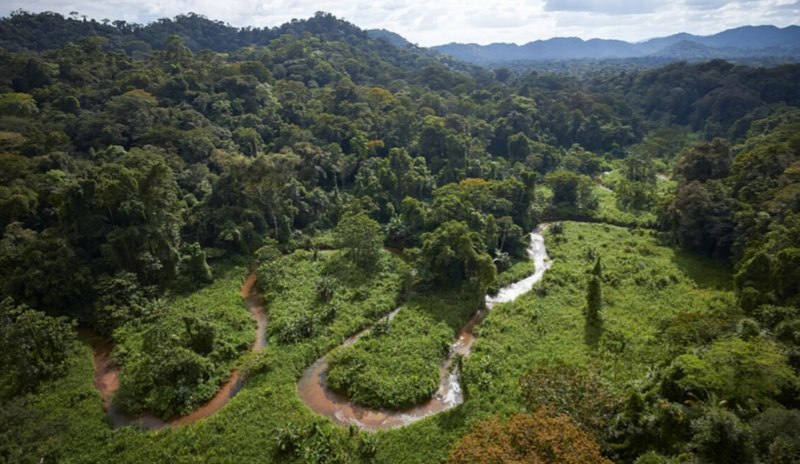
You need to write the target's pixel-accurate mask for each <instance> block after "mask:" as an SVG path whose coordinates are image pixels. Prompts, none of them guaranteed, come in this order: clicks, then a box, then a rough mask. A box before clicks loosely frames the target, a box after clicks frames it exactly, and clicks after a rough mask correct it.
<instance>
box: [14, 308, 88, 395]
mask: <svg viewBox="0 0 800 464" xmlns="http://www.w3.org/2000/svg"><path fill="white" fill-rule="evenodd" d="M74 339H75V324H73V323H70V322H68V321H67V319H66V318H65V317H57V318H56V317H50V316H48V315H46V314H45V313H43V312H40V311H36V310H33V309H31V308H29V307H27V306H25V305H19V306H18V305H16V304H15V303H14V301H13V300H12V299H11V298H6V299H4V300H2V301H0V380H2V381H0V398H4V397H8V396H12V395H14V394H17V393H20V392H29V391H33V390H35V389H36V388H37V387H38V386H39V384H40V383H41V382H43V381H46V380H50V379H53V378H55V377H58V376H59V375H61V374H63V373H64V370H65V369H66V367H67V365H66V361H67V356H68V355H69V353H70V350H71V347H72V343H73V340H74Z"/></svg>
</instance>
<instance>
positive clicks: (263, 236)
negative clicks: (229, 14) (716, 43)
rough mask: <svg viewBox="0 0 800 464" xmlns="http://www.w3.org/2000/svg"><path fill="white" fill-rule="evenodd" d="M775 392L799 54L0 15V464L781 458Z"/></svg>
mask: <svg viewBox="0 0 800 464" xmlns="http://www.w3.org/2000/svg"><path fill="white" fill-rule="evenodd" d="M532 233H533V235H531V234H532ZM539 239H541V240H543V241H537V240H539ZM545 251H546V255H547V256H545V255H544V253H545ZM533 255H535V256H537V257H538V259H536V260H532V259H531V257H532V256H533ZM545 258H546V261H543V260H544V259H545ZM525 279H533V280H532V281H535V283H534V284H533V285H532V288H531V287H528V288H526V289H525V291H523V292H520V294H519V295H515V296H517V297H515V298H513V299H509V298H506V299H503V298H502V295H504V294H505V293H504V291H505V289H506V288H509V286H513V285H515V282H520V281H524V280H525ZM528 290H529V291H528ZM487 294H488V295H489V299H491V298H493V295H495V294H496V295H497V297H496V298H497V301H498V302H497V303H496V304H494V303H493V304H492V305H491V308H490V309H491V310H490V311H488V310H484V309H482V308H483V307H484V306H485V305H486V303H485V302H486V301H489V300H487ZM492 301H494V300H492ZM476 312H477V313H476ZM475 314H478V315H479V316H480V317H477V318H476V316H474V315H475ZM465 326H466V327H467V329H464V327H465ZM464 337H467V338H470V339H474V340H471V341H469V343H470V349H469V350H466V351H465V350H461V351H459V349H460V348H459V346H462V345H459V343H462V342H463V340H465V339H466V338H464ZM473 342H474V345H471V344H472V343H473ZM315 366H316V367H318V368H319V369H318V370H319V372H320V374H319V375H320V377H319V380H320V381H324V382H325V384H326V385H325V388H326V390H325V392H324V393H325V394H324V395H321V396H320V395H318V396H317V397H316V400H320V401H322V399H324V398H328V399H329V398H336V400H335V401H338V403H337V402H335V405H338V406H337V408H340V409H337V411H362V413H353V414H352V417H349V416H348V417H345V416H346V414H338V413H337V414H330V415H326V414H322V413H319V411H318V410H317V409H315V406H314V405H313V404H312V400H311V399H310V398H311V396H310V395H311V394H306V393H307V391H306V390H305V387H304V385H306V384H307V381H309V379H311V380H310V382H311V385H312V386H313V385H315V384H314V382H315V381H316V380H318V379H317V378H316V377H313V378H312V377H309V375H310V374H309V372H312V371H314V368H315ZM799 374H800V64H796V63H786V64H780V65H776V64H772V65H770V66H768V67H756V66H751V65H743V64H737V63H733V62H727V61H721V60H714V61H707V62H697V63H686V62H674V63H670V64H666V65H663V66H660V67H651V68H645V67H637V66H625V67H619V68H615V67H614V66H598V67H596V68H592V67H591V66H588V65H586V64H582V65H581V66H580V69H579V70H578V71H575V70H571V69H569V67H566V68H564V69H562V70H560V71H557V72H554V71H542V70H532V69H525V68H524V67H522V68H520V67H516V68H514V69H513V70H510V69H506V68H494V69H490V68H482V67H477V66H474V65H469V64H465V63H461V62H459V61H458V60H456V59H454V58H449V57H447V56H445V55H442V54H440V53H438V52H434V51H431V50H427V49H424V48H419V47H416V46H411V45H402V46H398V44H395V43H391V41H388V40H385V38H384V37H381V36H376V35H374V34H369V33H367V32H366V31H363V30H361V29H359V28H358V27H356V26H354V25H352V24H350V23H347V22H345V21H343V20H340V19H337V18H335V17H333V16H332V15H330V14H326V13H318V14H316V15H315V16H314V17H311V18H309V19H306V20H293V21H292V22H290V23H287V24H284V25H283V26H280V27H276V28H264V29H257V28H244V29H237V28H233V27H230V26H227V25H225V24H223V23H221V22H218V21H212V20H209V19H207V18H205V17H203V16H200V15H196V14H187V15H183V16H178V17H176V18H174V19H162V20H159V21H157V22H154V23H151V24H148V25H139V24H130V23H126V22H124V21H113V22H110V21H103V22H97V21H94V20H87V19H86V18H85V17H83V18H80V17H79V16H78V15H77V14H76V15H73V16H71V17H66V18H65V17H63V16H61V15H59V14H55V13H47V12H45V13H29V12H25V11H16V12H14V13H12V14H11V15H10V16H8V17H5V18H2V19H0V461H2V462H8V463H55V462H69V463H99V462H131V463H134V462H135V463H140V462H310V463H353V462H365V463H366V462H375V463H432V462H448V463H479V462H481V463H483V462H487V463H501V462H531V463H610V462H618V463H635V464H671V463H720V464H722V463H745V464H746V463H774V464H790V463H797V462H800V433H799V431H800V375H799ZM452 379H455V380H452ZM298 382H300V383H298ZM446 382H450V383H448V385H449V388H450V390H448V393H447V395H443V394H440V393H441V392H440V391H439V389H440V388H441V387H442V386H443V385H444V383H446ZM320 398H322V399H320ZM432 398H433V399H432ZM331 401H333V400H331ZM431 401H433V402H434V403H435V402H436V401H439V403H441V404H444V405H445V406H442V407H441V408H440V409H436V410H432V409H431V410H427V412H424V413H420V415H419V416H418V417H414V418H413V420H412V419H407V418H406V419H402V420H403V421H404V422H402V423H392V425H391V426H388V425H387V426H384V425H381V424H383V423H377V422H370V423H369V424H371V425H370V426H367V425H365V424H367V423H368V421H369V417H372V416H371V415H373V416H374V415H379V416H382V417H390V418H395V419H396V418H402V417H406V416H403V414H406V412H407V411H417V410H419V409H420V408H422V409H425V408H433V406H429V405H430V404H432V403H430V402H431ZM215 402H217V403H215ZM214 404H216V406H213V405H214ZM209 405H212V406H213V407H212V406H209ZM208 408H211V409H208ZM202 411H205V412H203V413H202V414H201V415H198V414H200V413H201V412H202ZM414 414H416V413H414ZM411 415H413V414H412V413H408V414H407V417H411ZM387 424H388V422H387Z"/></svg>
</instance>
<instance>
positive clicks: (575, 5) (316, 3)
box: [0, 0, 800, 46]
mask: <svg viewBox="0 0 800 464" xmlns="http://www.w3.org/2000/svg"><path fill="white" fill-rule="evenodd" d="M0 6H4V7H5V10H6V11H2V10H0V14H3V15H8V14H9V13H10V12H11V11H14V10H16V9H18V8H21V9H23V10H26V11H32V12H40V11H54V12H57V13H61V14H63V15H65V16H67V15H68V14H69V13H70V12H72V11H77V12H78V13H80V14H81V15H86V16H87V17H89V18H95V19H97V20H102V19H104V18H105V19H110V20H112V21H113V20H117V19H122V20H125V21H128V22H136V23H140V24H146V23H148V22H151V21H153V20H156V19H159V18H165V17H174V16H176V15H178V14H182V13H188V12H194V13H197V14H202V15H204V16H206V17H208V18H209V19H213V20H219V21H223V22H226V23H228V24H230V25H232V26H254V27H265V26H269V27H272V26H278V25H280V24H283V23H285V22H287V21H289V20H291V19H293V18H298V19H303V18H308V17H310V16H312V15H314V13H315V12H317V11H325V12H329V13H332V14H334V15H336V16H337V17H339V18H343V19H346V20H347V21H350V22H351V23H353V24H355V25H357V26H359V27H361V28H363V29H387V30H390V31H392V32H396V33H398V34H400V35H402V36H403V37H405V38H406V39H408V40H409V41H411V42H413V43H416V44H418V45H421V46H432V45H440V44H444V43H449V42H462V43H479V44H488V43H493V42H509V43H510V42H514V43H518V44H523V43H527V42H530V41H533V40H537V39H548V38H551V37H581V38H583V39H591V38H603V39H621V40H627V41H630V42H637V41H641V40H646V39H649V38H653V37H663V36H667V35H670V34H674V33H678V32H690V33H693V34H698V35H709V34H714V33H716V32H720V31H723V30H725V29H730V28H733V27H738V26H745V25H762V24H772V25H775V26H779V27H785V26H788V25H792V24H800V0H738V1H727V0H371V1H370V0H355V1H348V0H196V1H187V0H172V1H170V0H73V1H70V0H2V4H1V5H0Z"/></svg>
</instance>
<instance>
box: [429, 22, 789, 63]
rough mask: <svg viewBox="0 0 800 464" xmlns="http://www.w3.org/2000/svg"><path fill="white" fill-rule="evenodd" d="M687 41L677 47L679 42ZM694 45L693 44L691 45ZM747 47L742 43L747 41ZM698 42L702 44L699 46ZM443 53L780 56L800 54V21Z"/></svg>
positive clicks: (482, 57) (486, 59)
mask: <svg viewBox="0 0 800 464" xmlns="http://www.w3.org/2000/svg"><path fill="white" fill-rule="evenodd" d="M682 43H683V44H684V45H683V46H679V47H676V46H677V45H679V44H682ZM690 44H692V45H690ZM745 44H746V46H743V45H745ZM698 46H699V48H698ZM431 48H432V49H433V50H437V51H439V52H442V53H444V54H447V55H450V56H453V57H455V58H458V59H460V60H463V61H467V62H470V63H475V64H499V63H503V62H511V61H538V60H553V59H555V60H558V59H561V60H570V59H583V58H641V57H648V56H654V57H676V58H679V57H680V56H682V55H683V54H684V51H685V49H687V48H696V49H698V50H700V49H702V50H703V53H702V54H703V55H706V57H710V58H726V57H733V58H738V57H750V56H776V55H778V56H782V55H785V56H787V57H794V58H800V53H799V52H798V49H800V26H797V25H792V26H787V27H784V28H779V27H777V26H771V25H762V26H741V27H737V28H733V29H726V30H724V31H721V32H718V33H716V34H712V35H708V36H700V35H694V34H690V33H687V32H681V33H677V34H673V35H670V36H667V37H656V38H653V39H648V40H645V41H641V42H626V41H623V40H617V39H597V38H594V39H588V40H584V39H581V38H578V37H553V38H550V39H544V40H535V41H531V42H527V43H525V44H522V45H518V44H513V43H491V44H487V45H479V44H476V43H468V44H462V43H455V42H451V43H448V44H444V45H437V46H433V47H431Z"/></svg>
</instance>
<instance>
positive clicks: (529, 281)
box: [297, 225, 552, 431]
mask: <svg viewBox="0 0 800 464" xmlns="http://www.w3.org/2000/svg"><path fill="white" fill-rule="evenodd" d="M546 227H547V226H546V225H540V226H539V227H538V228H537V229H536V231H535V232H533V233H532V234H531V235H530V246H529V247H528V256H529V257H530V258H531V259H532V260H533V261H534V264H535V266H536V269H535V272H534V274H533V275H531V276H529V277H527V278H525V279H522V280H520V281H518V282H514V283H513V284H511V285H508V286H507V287H503V288H502V289H500V290H499V291H498V292H497V295H495V296H487V297H486V306H485V308H484V309H481V310H479V311H478V312H477V313H476V314H475V315H474V316H473V317H472V318H471V319H470V320H469V321H468V322H467V324H466V325H465V326H464V327H463V328H462V329H461V331H460V332H459V333H458V337H457V338H456V340H455V342H453V344H452V345H451V347H450V354H449V355H448V357H447V359H445V360H444V361H443V362H442V364H441V367H440V378H441V381H440V382H439V389H438V391H437V392H436V394H434V396H433V397H432V398H431V399H430V400H428V401H427V402H425V403H423V404H420V405H417V406H414V407H412V408H410V409H406V410H402V411H392V410H386V409H371V408H367V407H364V406H360V405H357V404H354V403H353V402H351V401H350V400H349V399H348V398H347V397H345V396H343V395H340V394H338V393H336V392H334V391H332V390H331V389H330V388H328V385H327V381H326V376H327V371H328V362H327V360H326V357H325V356H323V357H322V358H320V359H318V360H317V361H316V362H315V363H314V364H312V365H311V366H310V367H309V368H308V369H306V371H305V373H304V374H303V376H302V377H301V378H300V381H299V382H298V384H297V390H298V392H299V393H300V398H301V399H302V400H303V402H304V403H305V404H306V406H308V407H309V408H310V409H311V410H313V411H314V412H316V413H318V414H321V415H323V416H326V417H328V418H330V419H331V420H333V421H334V422H336V423H338V424H340V425H351V424H353V425H356V426H358V427H360V428H361V429H364V430H368V431H375V430H381V429H389V428H395V427H402V426H404V425H408V424H410V423H412V422H415V421H417V420H420V419H422V418H424V417H428V416H430V415H433V414H436V413H438V412H441V411H446V410H448V409H451V408H454V407H456V406H458V405H459V404H461V403H463V402H464V395H463V393H462V390H461V383H460V378H459V372H458V370H457V369H454V368H453V363H454V361H455V357H456V355H457V354H459V355H462V356H466V355H469V354H470V352H471V351H472V345H473V344H474V343H475V339H476V335H475V333H474V332H473V329H474V328H475V326H476V325H477V324H480V322H481V321H483V319H484V318H485V317H486V315H487V314H488V313H489V311H491V309H492V308H493V307H494V306H495V305H497V304H500V303H505V302H508V301H513V300H515V299H516V298H517V297H518V296H520V295H522V294H523V293H525V292H527V291H529V290H530V289H531V288H532V287H533V284H535V283H536V282H538V281H539V280H541V278H542V276H544V273H545V271H546V270H547V269H549V268H550V266H551V264H552V261H550V260H549V258H548V256H547V250H546V249H545V246H544V236H543V235H542V234H543V233H544V230H545V228H546ZM399 310H400V308H397V309H395V310H394V311H392V312H391V313H389V314H388V315H387V316H386V317H385V318H386V319H388V320H391V319H392V318H393V317H394V316H395V315H396V314H397V312H398V311H399ZM368 330H369V328H367V329H365V330H363V331H361V332H359V333H357V334H355V335H353V336H352V337H350V338H348V339H347V340H345V341H344V343H343V345H351V344H353V343H355V342H356V341H358V339H359V338H361V337H362V336H363V335H364V334H365V333H366V332H367V331H368Z"/></svg>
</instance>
